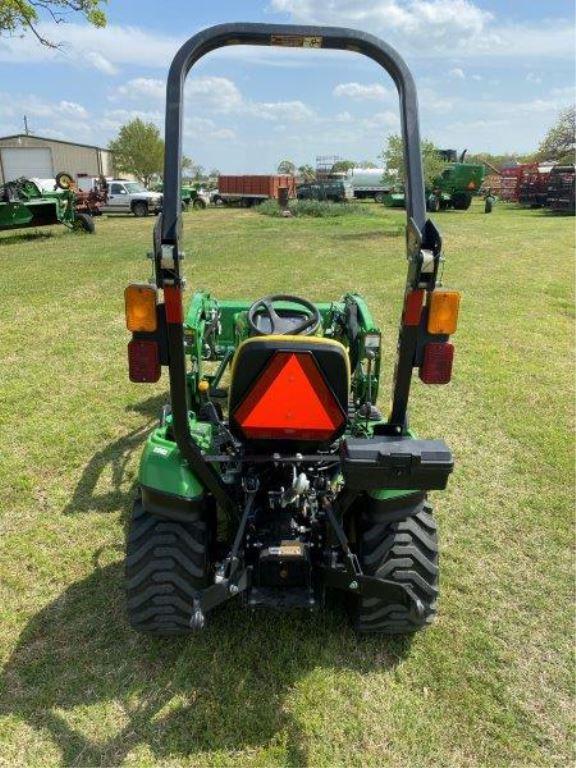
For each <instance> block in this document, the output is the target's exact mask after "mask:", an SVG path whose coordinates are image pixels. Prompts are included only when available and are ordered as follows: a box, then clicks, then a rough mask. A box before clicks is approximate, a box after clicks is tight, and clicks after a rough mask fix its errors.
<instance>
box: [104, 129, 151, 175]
mask: <svg viewBox="0 0 576 768" xmlns="http://www.w3.org/2000/svg"><path fill="white" fill-rule="evenodd" d="M108 146H109V148H110V150H111V151H112V153H113V155H114V167H115V168H116V170H117V171H118V172H119V173H132V174H134V176H136V177H137V178H138V179H140V181H141V182H142V183H143V184H144V185H147V184H149V182H150V178H151V177H152V176H153V175H154V174H155V173H161V172H162V166H163V163H164V142H163V140H162V139H161V137H160V131H159V130H158V128H156V126H155V125H154V123H144V122H143V121H142V120H140V118H136V119H135V120H132V121H131V122H130V123H127V124H126V125H123V126H122V128H120V132H119V133H118V138H116V139H114V141H111V142H110V144H109V145H108Z"/></svg>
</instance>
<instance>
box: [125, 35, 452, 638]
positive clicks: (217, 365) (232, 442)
mask: <svg viewBox="0 0 576 768" xmlns="http://www.w3.org/2000/svg"><path fill="white" fill-rule="evenodd" d="M232 44H235V45H273V46H287V45H288V46H294V47H314V48H319V49H327V50H331V49H349V50H353V51H356V52H360V53H363V54H364V55H366V56H368V57H370V58H372V59H373V60H375V61H376V62H377V63H379V64H380V65H381V66H382V67H383V68H384V69H385V70H387V71H388V72H389V73H390V74H391V75H392V77H393V79H394V81H395V83H396V86H397V88H398V91H399V95H400V106H401V117H402V130H403V136H404V142H405V147H406V150H405V151H406V167H407V190H408V195H407V222H408V235H407V258H408V274H407V280H406V287H405V291H404V295H403V299H402V307H401V312H400V329H399V337H398V346H397V359H396V365H395V372H394V389H393V397H392V404H391V410H390V413H389V414H386V415H384V414H382V413H381V412H380V411H379V409H378V408H377V407H376V402H377V398H378V393H379V386H380V370H381V345H382V339H381V333H380V330H379V328H378V327H377V325H376V323H375V321H374V318H373V316H372V314H371V312H370V310H369V309H368V307H367V305H366V303H365V301H364V300H363V299H362V297H361V296H360V295H359V294H357V293H353V292H349V293H347V294H346V295H345V296H343V297H342V298H340V299H338V300H334V301H331V300H327V301H324V302H320V303H312V302H310V301H309V300H308V299H306V298H303V297H299V296H294V295H288V294H283V295H274V296H263V297H257V296H256V297H254V298H253V299H250V300H241V299H224V300H221V299H216V298H215V297H214V296H212V295H210V294H209V293H205V292H201V293H196V294H195V295H194V296H193V297H192V300H191V302H190V303H189V304H188V306H187V308H186V309H185V308H184V304H183V288H184V278H183V275H182V269H181V268H182V258H183V254H182V250H181V229H182V217H181V211H180V178H181V175H180V162H181V152H182V109H183V105H182V99H183V93H184V84H185V76H186V74H187V73H188V71H189V69H190V68H191V66H192V65H193V64H194V63H195V62H196V61H198V60H199V59H200V58H201V57H202V56H203V55H204V54H206V53H208V52H209V51H212V50H214V49H217V48H220V47H222V46H227V45H232ZM417 110H418V108H417V100H416V90H415V85H414V81H413V79H412V76H411V74H410V72H409V70H408V68H407V67H406V65H405V63H404V61H403V60H402V58H401V57H400V56H399V55H398V53H397V52H396V51H395V50H394V49H392V48H391V47H390V46H388V45H387V44H386V43H384V42H382V41H381V40H379V39H377V38H375V37H373V36H372V35H369V34H366V33H364V32H356V31H353V30H348V29H339V28H332V27H301V26H283V25H280V26H278V25H268V24H228V25H227V24H224V25H220V26H217V27H212V28H210V29H206V30H204V31H202V32H200V33H198V34H197V35H196V36H195V37H193V38H191V39H190V40H188V41H187V42H186V43H185V44H184V45H183V47H182V48H181V49H180V51H179V52H178V53H177V55H176V57H175V59H174V61H173V62H172V65H171V68H170V72H169V75H168V83H167V100H166V155H165V170H164V180H165V183H164V208H163V213H162V215H161V218H159V219H158V221H157V224H156V227H155V230H154V238H153V249H154V252H153V257H154V265H155V271H154V273H155V279H154V281H153V284H149V283H134V284H131V285H129V286H128V287H127V288H126V291H125V307H126V323H127V328H128V330H129V331H131V332H132V339H131V341H130V342H129V344H128V363H129V376H130V379H131V380H132V381H133V382H139V383H151V382H156V381H158V380H159V378H160V376H161V370H162V367H163V366H164V367H166V368H167V369H168V377H169V383H170V405H167V406H165V408H164V409H163V411H162V414H161V416H160V421H159V424H158V426H157V427H156V428H155V429H154V430H153V431H152V433H151V434H150V436H149V437H148V440H147V443H146V446H145V448H144V451H143V454H142V458H141V462H140V469H139V491H138V496H137V499H136V501H135V503H134V508H133V515H132V521H131V524H130V528H129V532H128V539H127V553H126V580H127V608H128V615H129V620H130V623H131V625H132V626H133V627H134V628H135V629H136V630H139V631H141V632H146V633H151V634H154V635H172V634H182V633H188V632H190V631H193V630H196V631H197V630H200V629H202V628H203V627H204V626H205V624H206V621H207V617H209V615H210V612H211V611H212V610H214V609H215V608H216V607H218V606H222V605H223V604H225V603H226V602H228V601H230V600H235V601H237V602H241V603H242V604H243V605H244V606H246V607H247V608H249V609H254V610H256V609H259V608H268V609H283V610H287V609H303V610H306V611H310V610H314V609H318V608H321V607H322V606H323V605H324V603H325V598H326V595H327V593H328V592H333V593H335V594H340V595H341V596H343V597H345V598H347V602H348V605H349V608H350V614H351V619H352V623H353V626H354V627H355V628H356V630H357V631H358V632H361V633H384V634H396V633H412V632H414V631H416V630H418V629H420V628H424V627H426V626H427V625H428V624H429V623H430V622H431V621H432V620H433V618H434V616H435V614H436V608H437V598H438V540H437V529H436V522H435V520H434V516H433V512H432V508H431V506H430V503H429V501H428V499H427V493H428V491H431V490H442V489H444V488H445V487H446V484H447V481H448V477H449V474H450V473H451V471H452V468H453V459H452V455H451V452H450V450H449V449H448V447H447V446H446V444H445V443H444V442H443V441H442V440H438V439H420V438H418V437H417V436H416V434H415V433H414V431H413V430H412V427H411V426H410V425H409V422H408V410H407V409H408V397H409V392H410V384H411V379H412V374H413V370H414V369H415V368H416V369H418V371H419V376H420V379H421V380H422V382H424V383H425V384H445V383H447V382H448V381H449V380H450V378H451V371H452V360H453V353H454V348H453V346H452V344H451V343H450V341H449V338H450V334H452V333H453V332H454V331H455V330H456V323H457V314H458V306H459V300H460V297H459V294H458V293H457V292H455V291H450V290H445V289H440V288H439V287H437V276H438V269H439V266H440V263H441V261H442V260H443V257H442V242H441V238H440V235H439V233H438V231H437V229H436V227H435V226H434V224H433V223H432V221H431V220H430V219H428V218H427V216H426V205H425V195H424V185H423V180H422V167H421V159H420V139H419V123H418V111H417Z"/></svg>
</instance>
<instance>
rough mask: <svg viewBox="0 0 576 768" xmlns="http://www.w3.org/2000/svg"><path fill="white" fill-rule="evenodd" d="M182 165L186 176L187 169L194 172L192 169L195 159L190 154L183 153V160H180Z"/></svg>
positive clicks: (183, 174)
mask: <svg viewBox="0 0 576 768" xmlns="http://www.w3.org/2000/svg"><path fill="white" fill-rule="evenodd" d="M180 167H181V169H182V176H186V175H187V173H186V172H187V171H190V172H192V169H193V168H194V160H192V158H191V157H188V155H182V160H181V161H180Z"/></svg>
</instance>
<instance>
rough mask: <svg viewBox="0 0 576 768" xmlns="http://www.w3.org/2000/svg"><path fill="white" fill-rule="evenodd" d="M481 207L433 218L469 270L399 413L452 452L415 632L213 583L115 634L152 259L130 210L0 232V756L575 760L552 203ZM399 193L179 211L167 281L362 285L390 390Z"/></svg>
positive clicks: (450, 273) (567, 314)
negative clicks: (178, 258)
mask: <svg viewBox="0 0 576 768" xmlns="http://www.w3.org/2000/svg"><path fill="white" fill-rule="evenodd" d="M481 211H482V208H481V206H480V205H476V206H475V207H474V208H473V209H472V210H470V211H468V212H466V213H458V212H452V213H446V214H439V215H438V216H437V217H436V218H437V221H438V222H439V224H440V226H441V228H442V230H443V234H444V239H445V251H446V256H447V262H446V275H445V276H446V283H447V284H448V285H451V286H454V287H458V288H460V289H461V290H462V291H463V293H464V298H463V306H462V312H461V318H460V328H459V330H458V333H457V334H456V336H455V337H454V342H455V345H456V361H455V376H454V381H453V383H451V384H450V385H448V386H447V387H439V388H434V387H424V386H423V385H421V384H420V382H416V383H415V385H414V390H413V397H412V408H411V423H412V425H413V427H414V428H415V429H416V430H417V431H418V432H419V433H420V435H422V436H423V437H442V438H444V439H445V440H446V441H447V442H448V443H449V445H451V447H452V448H453V450H454V453H455V458H456V462H457V465H456V471H455V473H454V475H453V476H452V479H451V481H450V484H449V489H448V490H447V491H446V492H445V493H442V494H439V493H438V494H432V501H433V503H434V504H435V506H436V510H437V516H438V519H439V524H440V531H441V544H442V570H441V578H442V584H441V587H442V596H441V604H440V616H439V620H438V622H437V623H436V625H435V626H434V627H433V628H432V629H431V630H430V631H428V632H426V633H423V634H420V635H418V636H416V637H415V638H414V639H413V640H412V641H411V642H410V641H408V640H400V639H363V640H358V639H357V638H356V637H355V636H354V635H353V633H352V632H351V631H350V629H349V628H348V626H347V624H346V619H345V616H344V614H343V612H340V611H339V610H338V609H337V608H333V609H332V610H330V611H328V612H326V613H323V614H318V615H314V616H300V615H295V616H293V615H284V614H281V615H276V614H273V615H271V614H266V613H261V614H260V613H259V614H256V615H255V616H251V615H250V614H249V613H247V612H246V613H245V612H242V611H241V610H239V609H237V608H236V607H235V606H234V605H230V606H229V607H227V608H226V609H225V610H222V611H220V612H219V613H218V614H217V615H215V616H214V618H213V620H212V621H211V623H210V626H209V628H208V629H207V630H206V632H205V633H204V634H202V635H200V636H193V637H191V638H190V639H185V640H166V641H160V640H151V639H147V638H145V637H141V636H138V635H136V634H134V633H133V632H132V631H131V630H130V629H129V627H128V626H127V622H126V619H125V616H124V611H123V596H122V556H123V539H124V530H125V525H126V521H127V515H128V511H129V508H130V504H131V500H132V497H133V495H134V485H135V477H136V471H137V462H138V457H139V452H140V448H141V446H142V442H143V440H144V439H145V436H146V434H147V431H148V430H149V429H150V428H151V426H152V425H153V424H154V423H155V420H156V418H157V416H158V413H159V409H160V406H161V405H162V404H163V403H164V402H165V401H166V377H165V376H164V377H163V379H162V380H161V382H160V384H159V385H157V386H153V387H147V386H142V385H140V386H138V385H132V384H130V383H129V382H128V380H127V372H126V353H125V347H126V343H127V340H128V334H127V333H126V331H125V330H124V318H123V307H122V292H123V289H124V286H125V284H126V283H127V282H128V281H130V280H134V279H146V278H147V276H148V274H149V270H150V262H147V260H146V258H145V256H146V252H147V250H149V245H150V232H151V226H152V221H151V220H138V219H134V218H125V219H121V218H109V219H103V220H101V221H98V225H97V227H98V231H97V234H96V235H95V236H94V237H89V236H75V235H71V234H68V233H67V232H65V231H64V229H58V228H54V229H52V230H48V231H45V232H44V233H41V234H38V236H35V237H33V236H32V235H30V234H29V233H26V232H25V231H23V232H21V233H17V234H10V233H4V234H2V235H0V266H1V268H2V274H3V280H2V284H3V291H2V300H1V304H0V345H1V350H2V357H1V358H0V387H1V390H0V421H1V424H2V442H1V447H0V510H1V522H0V526H1V539H0V654H1V658H2V664H3V671H2V676H1V684H0V764H2V765H6V766H24V765H26V766H42V767H44V766H51V765H65V766H113V765H114V766H115V765H137V766H181V765H183V766H195V767H196V766H238V768H244V766H269V765H281V766H305V765H310V766H326V767H328V766H335V765H346V766H358V767H360V766H362V767H365V766H374V767H376V766H378V767H380V766H398V767H400V766H401V767H402V768H422V767H423V766H453V767H454V768H462V767H466V766H470V767H472V766H494V767H496V766H498V767H500V766H518V767H520V766H522V768H524V767H526V766H567V765H572V764H573V758H574V754H573V749H572V745H573V733H571V724H572V723H573V716H574V709H573V686H574V677H573V658H572V650H573V608H572V587H573V574H572V558H571V545H572V539H573V505H574V493H573V469H574V467H573V449H574V443H573V429H574V423H573V421H574V418H573V417H574V408H573V379H572V368H573V306H574V305H573V300H574V296H573V289H574V286H573V262H572V258H573V251H574V234H573V224H574V220H573V219H569V218H564V217H556V216H552V215H547V214H546V213H544V212H540V211H523V210H515V209H510V208H506V207H504V206H502V205H500V206H497V207H496V209H495V212H494V213H493V214H492V215H491V216H485V215H484V214H483V213H482V212H481ZM402 215H403V214H402V212H400V211H382V210H379V211H378V212H377V213H376V214H375V215H374V216H373V217H355V216H351V217H345V218H340V219H337V220H323V219H292V220H286V219H273V218H268V217H264V216H259V215H258V214H257V213H255V212H251V211H242V210H237V211H227V210H208V211H205V212H190V213H187V214H185V250H186V252H187V257H186V261H185V268H186V274H187V277H188V280H189V282H188V285H189V287H190V288H191V289H193V288H196V287H204V288H207V289H210V290H211V291H213V293H214V294H215V295H216V296H217V297H222V298H225V297H233V296H241V297H247V298H256V297H258V296H260V295H264V294H267V293H273V292H286V291H287V292H293V293H297V294H301V295H303V296H306V297H308V298H310V299H313V300H314V299H321V298H328V299H330V298H337V297H338V296H339V295H340V294H342V292H344V291H346V290H349V289H353V288H355V289H358V290H360V291H361V292H362V293H364V295H365V296H366V298H367V299H368V302H369V305H370V306H371V307H372V308H373V311H374V313H375V315H376V317H377V319H378V321H379V323H380V324H381V327H382V329H383V331H384V335H385V338H387V343H385V348H386V360H385V363H386V364H385V371H386V376H385V378H386V382H385V387H384V390H385V392H384V394H385V395H386V394H387V391H388V389H389V380H390V366H391V362H392V359H393V352H394V344H395V338H396V326H397V321H398V315H399V302H400V296H401V287H402V284H403V280H404V275H405V261H404V256H403V239H402V237H401V236H398V234H397V232H398V227H397V224H398V223H400V222H401V221H402V218H401V217H402ZM381 404H382V405H383V406H384V407H385V406H386V404H387V397H386V396H385V397H383V398H382V402H381Z"/></svg>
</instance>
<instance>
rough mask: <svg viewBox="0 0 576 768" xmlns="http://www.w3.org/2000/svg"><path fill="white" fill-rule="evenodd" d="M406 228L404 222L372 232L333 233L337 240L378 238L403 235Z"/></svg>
mask: <svg viewBox="0 0 576 768" xmlns="http://www.w3.org/2000/svg"><path fill="white" fill-rule="evenodd" d="M405 231H406V228H405V226H404V225H403V224H400V225H398V226H391V227H388V228H386V229H378V230H373V231H370V232H341V233H336V234H334V235H333V238H334V239H335V240H340V241H342V240H355V241H359V240H378V239H380V238H381V237H401V236H403V235H404V233H405Z"/></svg>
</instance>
